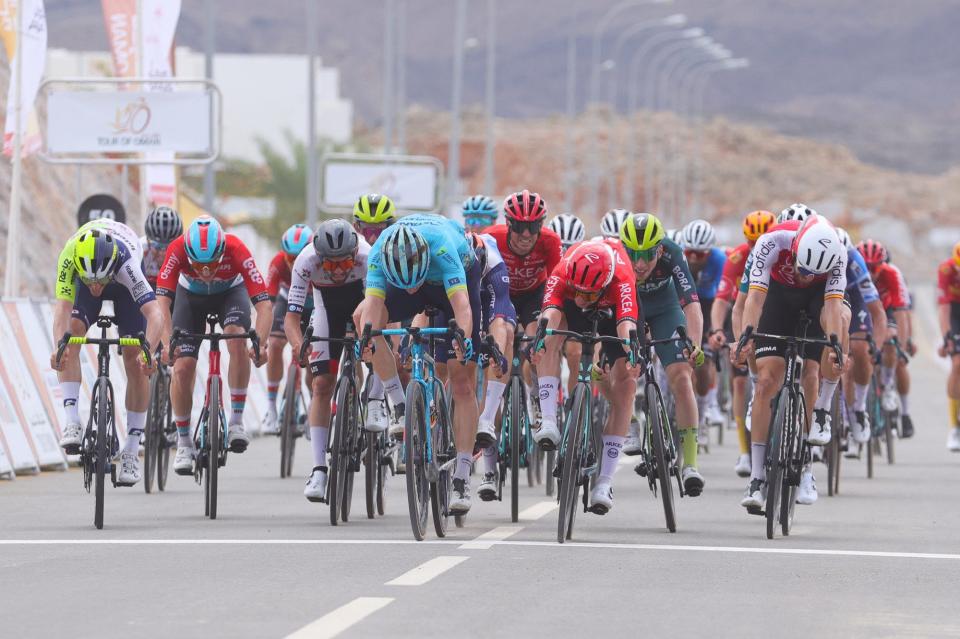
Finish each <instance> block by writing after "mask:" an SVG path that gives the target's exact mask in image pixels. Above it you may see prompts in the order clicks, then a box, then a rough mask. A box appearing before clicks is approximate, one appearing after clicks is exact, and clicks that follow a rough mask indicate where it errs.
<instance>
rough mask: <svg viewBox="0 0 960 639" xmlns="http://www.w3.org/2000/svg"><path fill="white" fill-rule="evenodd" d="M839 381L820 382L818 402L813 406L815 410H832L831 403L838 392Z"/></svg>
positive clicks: (823, 380) (824, 380) (825, 380)
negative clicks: (835, 392)
mask: <svg viewBox="0 0 960 639" xmlns="http://www.w3.org/2000/svg"><path fill="white" fill-rule="evenodd" d="M838 381H839V380H836V379H834V380H829V379H827V378H823V379H822V380H820V392H819V393H818V394H817V401H816V402H814V404H813V408H814V410H830V402H832V401H833V392H834V391H835V390H837V383H838Z"/></svg>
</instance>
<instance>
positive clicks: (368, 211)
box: [353, 193, 397, 224]
mask: <svg viewBox="0 0 960 639" xmlns="http://www.w3.org/2000/svg"><path fill="white" fill-rule="evenodd" d="M396 215H397V207H395V206H394V205H393V200H391V199H390V198H388V197H387V196H386V195H380V194H378V193H369V194H367V195H361V196H360V198H359V199H358V200H357V203H356V204H354V205H353V217H354V219H356V220H357V221H358V222H363V223H364V224H383V223H384V222H392V221H393V219H394V218H395V217H396Z"/></svg>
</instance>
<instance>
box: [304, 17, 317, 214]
mask: <svg viewBox="0 0 960 639" xmlns="http://www.w3.org/2000/svg"><path fill="white" fill-rule="evenodd" d="M306 2H307V6H306V9H307V15H306V23H307V34H306V35H307V206H306V209H307V211H306V214H307V225H308V226H309V227H310V228H314V227H315V226H316V225H317V222H318V215H317V203H318V202H319V200H320V198H319V194H318V193H317V191H318V187H319V184H318V182H319V178H320V176H319V175H318V168H317V87H316V70H317V69H316V66H317V5H316V0H306Z"/></svg>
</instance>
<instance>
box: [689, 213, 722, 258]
mask: <svg viewBox="0 0 960 639" xmlns="http://www.w3.org/2000/svg"><path fill="white" fill-rule="evenodd" d="M716 244H717V234H716V233H715V232H714V231H713V225H712V224H710V222H707V221H706V220H694V221H693V222H690V223H689V224H687V225H686V226H685V227H683V248H685V249H690V250H691V251H709V250H710V249H712V248H713V247H714V246H716Z"/></svg>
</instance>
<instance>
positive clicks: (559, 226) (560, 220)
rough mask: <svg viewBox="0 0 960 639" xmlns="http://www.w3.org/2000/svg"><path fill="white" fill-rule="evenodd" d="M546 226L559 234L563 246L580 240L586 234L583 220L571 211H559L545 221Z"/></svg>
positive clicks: (565, 246) (568, 245)
mask: <svg viewBox="0 0 960 639" xmlns="http://www.w3.org/2000/svg"><path fill="white" fill-rule="evenodd" d="M547 228H548V229H550V230H551V231H553V232H554V233H556V234H557V235H559V236H560V241H561V242H562V243H563V247H564V248H568V247H570V246H571V245H573V244H576V243H577V242H580V241H581V240H583V238H584V236H585V235H586V230H585V229H584V228H583V222H581V221H580V218H578V217H577V216H576V215H573V214H572V213H561V214H560V215H558V216H556V217H555V218H553V219H552V220H550V221H549V222H547Z"/></svg>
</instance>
